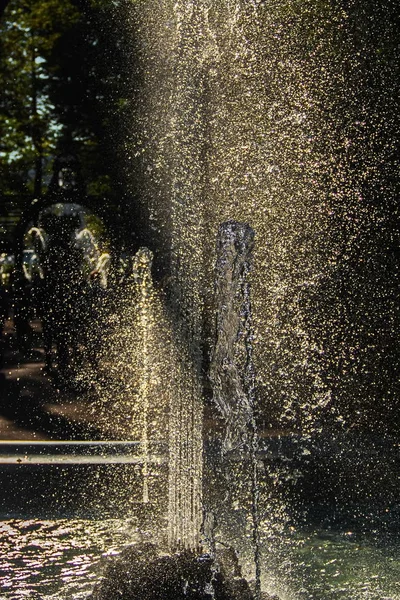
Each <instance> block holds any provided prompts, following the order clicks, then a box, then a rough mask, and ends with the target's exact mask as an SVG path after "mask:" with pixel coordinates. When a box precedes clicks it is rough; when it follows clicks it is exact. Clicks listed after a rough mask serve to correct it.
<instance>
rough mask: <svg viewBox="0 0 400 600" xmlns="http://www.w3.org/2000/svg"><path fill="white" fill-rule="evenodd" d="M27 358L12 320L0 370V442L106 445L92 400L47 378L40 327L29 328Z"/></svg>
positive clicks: (105, 436) (103, 432)
mask: <svg viewBox="0 0 400 600" xmlns="http://www.w3.org/2000/svg"><path fill="white" fill-rule="evenodd" d="M32 329H33V344H32V349H31V351H30V352H29V355H27V356H23V355H22V354H21V353H20V352H18V350H17V347H16V340H15V332H14V327H13V322H12V318H10V319H8V321H7V322H6V325H5V328H4V333H3V336H4V337H3V340H4V353H3V360H2V363H1V365H0V366H1V369H0V441H2V440H5V441H7V440H26V441H27V440H36V441H41V440H79V439H94V440H99V439H105V438H107V432H106V431H105V428H104V423H103V424H102V425H100V424H99V423H96V417H95V413H93V411H91V410H90V395H88V394H85V395H80V394H78V393H75V392H73V391H72V390H70V389H65V388H63V387H61V386H60V385H59V384H58V382H57V376H56V375H47V374H46V372H45V369H44V353H43V350H42V348H41V342H40V340H41V331H40V323H38V322H33V323H32Z"/></svg>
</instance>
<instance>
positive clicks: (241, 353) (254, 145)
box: [92, 0, 400, 600]
mask: <svg viewBox="0 0 400 600" xmlns="http://www.w3.org/2000/svg"><path fill="white" fill-rule="evenodd" d="M124 6H125V5H124ZM123 12H124V19H125V17H126V19H125V22H124V23H121V21H120V17H119V14H118V11H117V9H115V13H113V17H112V18H113V19H114V20H115V23H116V26H117V27H124V28H127V29H128V30H129V31H131V33H132V40H133V39H134V40H135V47H136V48H137V49H138V56H137V63H136V64H135V65H132V72H131V73H127V77H131V78H132V80H134V79H135V78H136V80H137V81H138V82H139V83H138V86H137V87H138V89H139V88H140V92H138V97H136V98H134V99H132V103H131V105H129V99H128V101H127V103H128V107H129V106H130V109H131V112H130V114H129V117H130V118H127V119H126V121H127V123H128V127H127V128H126V130H125V138H124V139H122V140H121V139H120V140H118V159H119V160H120V171H121V173H123V174H124V180H125V185H126V189H127V196H129V193H130V195H131V197H135V198H137V203H138V210H139V212H140V213H141V215H142V218H143V222H145V223H146V231H145V233H144V234H143V236H144V237H146V244H147V246H148V248H150V249H151V252H150V250H148V249H144V248H142V249H141V250H140V251H139V253H138V254H136V257H135V259H134V268H133V273H131V274H130V278H129V277H128V279H129V281H128V282H125V283H126V285H125V287H123V288H122V287H118V288H117V294H116V295H117V297H118V311H116V314H114V315H112V317H110V319H109V320H110V323H109V330H108V332H107V339H106V340H105V341H104V349H102V350H101V352H100V359H99V372H98V373H97V374H96V377H95V378H94V381H93V382H92V383H93V386H94V388H95V391H96V394H97V396H96V397H97V401H96V403H95V404H94V405H93V410H95V411H98V412H100V413H101V412H103V413H104V419H105V420H106V419H107V418H108V417H107V415H109V414H110V411H112V414H113V425H114V432H115V436H116V437H117V438H118V439H119V440H125V439H127V438H129V439H140V440H141V446H140V449H141V452H142V462H141V464H140V477H141V479H140V481H141V484H140V493H139V496H140V500H141V504H142V505H143V506H144V507H145V508H144V509H143V512H144V513H145V516H146V517H147V518H148V522H150V526H149V527H148V529H150V530H152V535H153V536H154V538H157V539H155V540H152V542H151V543H150V544H147V540H146V539H145V540H144V542H143V539H141V540H140V544H138V545H137V546H135V545H133V546H132V547H131V548H129V549H128V550H127V551H125V553H123V554H122V556H121V561H120V562H112V563H111V566H109V567H107V568H106V573H107V577H108V579H106V580H105V582H103V586H104V587H103V590H105V591H104V594H106V593H108V591H109V590H110V586H112V583H110V582H112V581H113V577H114V576H115V577H117V578H120V579H119V580H120V581H121V582H123V583H121V585H122V584H123V585H125V584H126V582H127V581H128V580H129V579H130V578H131V579H132V578H135V577H136V576H137V573H138V571H140V569H142V568H143V570H144V566H143V565H144V563H146V564H147V563H151V564H153V565H158V566H160V568H161V567H163V568H164V567H165V569H166V571H168V573H171V570H172V571H173V572H174V573H175V575H176V574H178V575H179V576H178V579H179V582H180V583H182V579H184V576H183V575H181V573H182V571H181V563H179V560H178V558H177V556H178V555H179V556H180V558H181V560H182V564H185V565H186V566H187V568H188V570H189V571H190V572H191V573H193V572H195V573H197V575H196V577H197V579H196V577H194V581H197V583H199V582H200V581H201V582H203V583H204V586H203V589H202V590H200V591H199V590H198V589H197V590H194V591H193V594H195V593H197V592H198V593H200V592H203V593H204V594H205V593H207V594H208V595H209V597H213V594H215V597H216V598H217V597H218V596H217V594H216V593H215V591H216V588H214V589H213V587H212V585H211V587H210V586H209V584H210V583H211V584H212V583H213V582H214V581H215V578H216V576H217V573H218V572H223V569H224V568H225V566H224V565H226V562H225V563H224V561H222V560H221V564H220V566H218V567H217V569H216V568H215V566H213V563H212V562H211V558H214V557H215V556H217V558H218V552H219V553H220V552H221V547H228V548H231V549H232V548H233V549H234V550H235V551H236V553H237V554H238V555H239V562H240V564H241V567H242V569H243V575H244V577H243V580H246V581H248V582H251V584H252V586H253V588H252V591H251V592H249V588H247V590H246V592H243V598H245V595H244V594H245V593H252V594H253V595H255V596H256V597H257V596H258V597H260V596H261V594H262V593H264V594H267V593H268V594H270V595H273V594H277V595H278V596H279V597H280V598H282V599H285V600H286V599H289V600H300V599H306V600H310V599H311V598H312V599H315V600H327V599H329V600H330V599H332V600H333V599H334V600H336V599H338V600H339V599H340V600H354V599H357V600H364V599H367V598H368V599H373V600H382V598H392V599H393V600H397V599H398V598H399V597H400V596H399V594H400V590H399V585H398V581H399V579H400V578H399V567H398V543H397V542H396V541H395V538H396V534H397V533H398V525H399V518H398V514H399V513H398V506H399V497H398V475H397V474H396V473H397V472H398V465H399V462H400V461H399V453H398V450H399V446H398V433H399V419H398V416H399V415H398V403H397V402H396V398H397V377H393V374H394V373H397V372H398V350H397V336H398V333H397V332H398V330H399V322H398V321H399V319H398V315H399V311H398V294H397V271H398V265H397V245H398V241H399V240H398V237H399V236H398V231H399V229H398V222H397V219H398V211H397V204H396V203H397V196H398V176H397V166H398V158H397V156H396V155H395V152H394V148H395V142H397V138H398V133H399V130H398V125H397V124H396V123H395V115H396V114H397V103H398V95H397V87H396V86H397V83H395V82H394V78H393V76H392V71H393V69H395V68H396V67H395V60H394V59H395V57H396V56H397V54H396V52H397V51H395V50H394V48H393V45H392V44H391V42H390V40H391V39H392V38H393V37H394V39H397V38H396V37H395V33H394V29H393V22H394V21H393V7H391V5H390V2H389V1H386V0H385V1H384V2H383V3H381V5H380V7H379V8H378V7H372V6H370V5H369V4H368V3H367V4H365V3H361V2H360V3H358V2H356V1H355V2H344V1H343V2H320V3H315V2H312V1H311V0H302V1H300V0H299V1H298V0H288V1H287V2H285V1H282V2H267V1H263V0H221V1H219V2H213V1H212V0H199V1H197V2H193V1H192V0H174V1H172V0H165V1H163V2H155V1H154V0H140V1H138V2H136V3H129V6H125V8H124V11H123ZM139 84H140V85H139ZM127 110H128V109H127ZM125 117H126V114H125ZM121 149H122V150H121ZM138 190H139V192H140V193H139V194H138V193H137V192H138ZM244 224H246V225H244ZM218 232H219V233H218ZM253 232H255V240H256V241H255V242H254V240H253ZM216 238H218V244H215V240H216ZM253 245H254V247H253ZM152 254H153V255H152ZM250 257H251V261H250ZM250 263H251V264H252V269H251V270H250ZM151 264H152V274H153V276H152V277H150V266H151ZM250 285H251V291H252V295H251V306H250V301H249V295H248V293H249V289H250V287H249V286H250ZM215 321H216V323H217V326H216V327H215ZM372 425H373V431H371V430H372ZM153 444H159V445H160V446H162V447H165V446H167V447H168V461H169V464H168V474H167V475H166V477H165V479H163V482H164V483H163V485H160V484H159V482H157V468H159V466H158V465H157V466H156V467H154V466H153V465H150V461H149V460H148V457H149V455H150V454H151V452H152V448H153ZM164 475H165V472H164ZM129 481H130V480H129V478H128V482H129ZM165 481H167V484H165ZM118 484H119V485H121V487H123V485H122V484H121V483H118V481H117V479H116V480H115V485H118ZM138 487H139V486H138ZM135 491H136V492H137V490H135ZM156 497H157V502H155V498H156ZM155 504H157V506H155ZM160 505H162V509H160ZM142 508H143V507H142ZM152 511H154V512H152ZM203 511H204V513H205V514H203ZM154 515H155V516H154ZM152 520H153V523H152ZM151 524H152V526H151ZM146 544H147V545H146ZM141 548H142V550H141ZM200 548H202V550H200ZM160 549H166V550H168V552H169V555H170V558H171V559H172V562H168V561H167V559H165V556H164V555H163V554H162V552H161V550H160ZM203 550H204V552H206V554H204V555H203V554H201V552H202V551H203ZM141 552H142V554H140V553H141ZM228 562H229V561H228ZM172 563H173V568H172V567H171V564H172ZM189 563H190V564H189ZM217 564H218V560H217ZM218 569H220V571H218ZM160 572H161V573H165V571H162V570H161V571H158V573H160ZM199 573H200V575H199ZM205 573H206V575H204V574H205ZM229 576H230V577H232V578H233V579H234V577H235V576H234V575H232V572H229ZM149 577H151V571H150V575H149V573H147V572H146V577H145V579H146V582H147V583H148V580H149ZM121 578H122V579H121ZM161 578H162V576H161ZM237 578H238V579H242V578H241V577H239V576H238V575H237ZM172 579H173V577H172V576H171V578H170V580H169V581H172ZM228 579H229V577H228ZM185 581H187V582H188V585H189V583H191V582H192V580H191V579H190V577H188V578H187V579H186V580H185ZM179 582H178V584H177V585H178V586H179ZM147 583H146V585H147ZM171 585H172V583H171ZM107 586H108V587H107ZM207 586H208V587H207ZM150 587H151V586H150ZM132 589H133V588H132ZM149 589H150V588H149ZM188 589H189V588H187V587H186V588H184V589H183V591H182V589H180V592H181V593H182V595H183V597H185V596H184V595H185V594H186V592H187V591H188ZM150 591H151V592H152V591H154V590H150ZM150 591H149V593H150ZM164 591H166V590H164ZM134 593H135V592H133V591H132V594H134ZM224 593H225V592H224ZM94 594H98V595H99V597H101V594H102V591H101V588H100V589H98V590H97V591H96V592H94ZM186 596H188V594H186ZM94 597H96V596H94ZM177 597H178V596H177Z"/></svg>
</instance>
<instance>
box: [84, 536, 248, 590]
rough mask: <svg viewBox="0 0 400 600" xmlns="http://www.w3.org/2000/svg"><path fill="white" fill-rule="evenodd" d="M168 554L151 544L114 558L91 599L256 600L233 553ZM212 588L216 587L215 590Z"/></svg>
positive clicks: (132, 547) (124, 552)
mask: <svg viewBox="0 0 400 600" xmlns="http://www.w3.org/2000/svg"><path fill="white" fill-rule="evenodd" d="M217 561H218V562H214V561H213V559H212V558H211V557H210V556H209V555H207V554H205V555H198V554H195V553H193V552H188V551H185V552H180V553H176V554H170V555H166V554H163V553H161V552H160V551H159V550H158V548H157V547H156V546H155V545H154V544H151V543H145V544H138V545H135V546H130V547H129V548H126V549H125V550H124V551H123V552H122V553H121V555H120V556H119V557H118V558H117V559H113V560H112V561H111V562H110V564H109V566H108V567H107V569H106V571H105V575H104V578H103V581H102V582H101V583H100V584H99V585H97V586H96V588H95V589H94V591H93V593H92V594H91V596H90V598H89V600H211V599H212V598H214V599H215V600H253V595H252V593H251V590H250V588H249V585H248V583H247V582H246V580H245V579H244V578H243V577H242V576H241V573H240V567H239V564H238V561H237V558H236V556H235V554H234V552H233V551H224V552H223V553H220V556H219V557H217ZM211 586H212V587H211Z"/></svg>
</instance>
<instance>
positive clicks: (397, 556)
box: [265, 530, 400, 600]
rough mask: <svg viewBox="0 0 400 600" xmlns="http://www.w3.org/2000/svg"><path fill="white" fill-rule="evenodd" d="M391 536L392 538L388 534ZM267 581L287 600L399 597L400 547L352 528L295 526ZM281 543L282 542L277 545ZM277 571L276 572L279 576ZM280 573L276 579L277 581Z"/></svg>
mask: <svg viewBox="0 0 400 600" xmlns="http://www.w3.org/2000/svg"><path fill="white" fill-rule="evenodd" d="M393 541H394V540H393ZM286 544H287V545H286V555H285V553H283V555H281V556H280V561H279V562H280V564H279V567H278V569H275V570H274V575H273V579H274V580H275V581H271V580H270V581H269V582H268V569H266V571H267V575H266V582H265V584H266V585H267V587H268V585H271V584H272V585H273V587H274V588H275V589H276V587H278V588H280V590H282V586H281V585H279V583H282V582H283V581H284V582H285V584H286V585H285V587H286V593H285V594H284V595H282V597H284V598H287V599H288V600H367V599H368V600H399V599H400V583H399V582H400V552H399V548H398V547H397V548H396V547H395V546H394V545H392V546H390V545H389V546H386V547H385V548H379V547H377V546H375V545H374V544H373V543H371V540H367V539H365V538H363V539H361V538H359V537H358V536H357V535H355V534H354V533H353V532H351V531H348V532H337V531H335V532H333V531H321V530H308V531H302V532H295V533H293V535H292V536H291V540H290V544H288V540H286ZM281 549H282V546H281ZM279 574H280V576H279ZM279 579H280V581H279Z"/></svg>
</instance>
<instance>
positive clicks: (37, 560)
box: [0, 519, 400, 600]
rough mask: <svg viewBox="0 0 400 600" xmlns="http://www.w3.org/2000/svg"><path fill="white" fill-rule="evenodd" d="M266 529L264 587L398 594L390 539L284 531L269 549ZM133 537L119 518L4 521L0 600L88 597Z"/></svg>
mask: <svg viewBox="0 0 400 600" xmlns="http://www.w3.org/2000/svg"><path fill="white" fill-rule="evenodd" d="M270 535H271V531H268V530H264V532H263V535H262V538H263V562H264V567H263V588H264V589H265V590H268V591H269V592H270V593H276V594H278V596H279V598H281V600H400V583H399V582H400V552H399V547H398V543H397V542H396V540H395V539H393V541H392V542H391V543H386V544H385V546H384V547H379V545H377V544H376V543H374V542H373V540H371V539H367V538H366V537H364V536H362V537H361V536H359V535H357V534H356V533H354V532H351V531H343V532H339V531H332V530H316V529H311V528H309V529H307V528H305V529H303V530H302V531H299V530H297V531H295V530H294V529H289V530H287V531H286V532H281V536H280V540H279V542H278V543H275V542H276V541H277V540H275V541H274V543H273V544H272V547H271V548H270V547H269V542H270V541H271V540H270V539H269V537H270ZM139 537H141V534H140V533H139V530H138V528H137V526H136V524H135V523H133V522H132V521H127V520H122V519H108V520H104V521H100V520H89V519H57V520H38V519H32V520H29V521H24V520H19V519H11V520H6V521H2V522H1V523H0V556H1V563H0V598H1V600H22V599H23V598H30V599H36V600H67V599H68V600H83V599H85V600H86V598H87V597H88V596H89V594H90V592H91V591H92V589H93V587H94V585H95V584H96V582H98V581H99V579H100V577H101V572H102V566H103V564H104V562H105V561H106V560H107V557H109V556H112V555H116V554H119V552H120V551H121V549H122V548H123V547H124V546H125V545H126V544H128V543H132V542H134V541H136V540H137V539H139ZM242 542H243V543H242V544H239V545H238V546H239V547H238V550H239V557H240V560H241V561H242V562H244V561H245V560H246V558H245V557H246V555H247V554H248V548H247V546H248V544H247V542H246V540H244V539H243V540H242ZM249 559H250V556H249ZM244 566H245V565H244ZM245 570H246V568H245Z"/></svg>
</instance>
